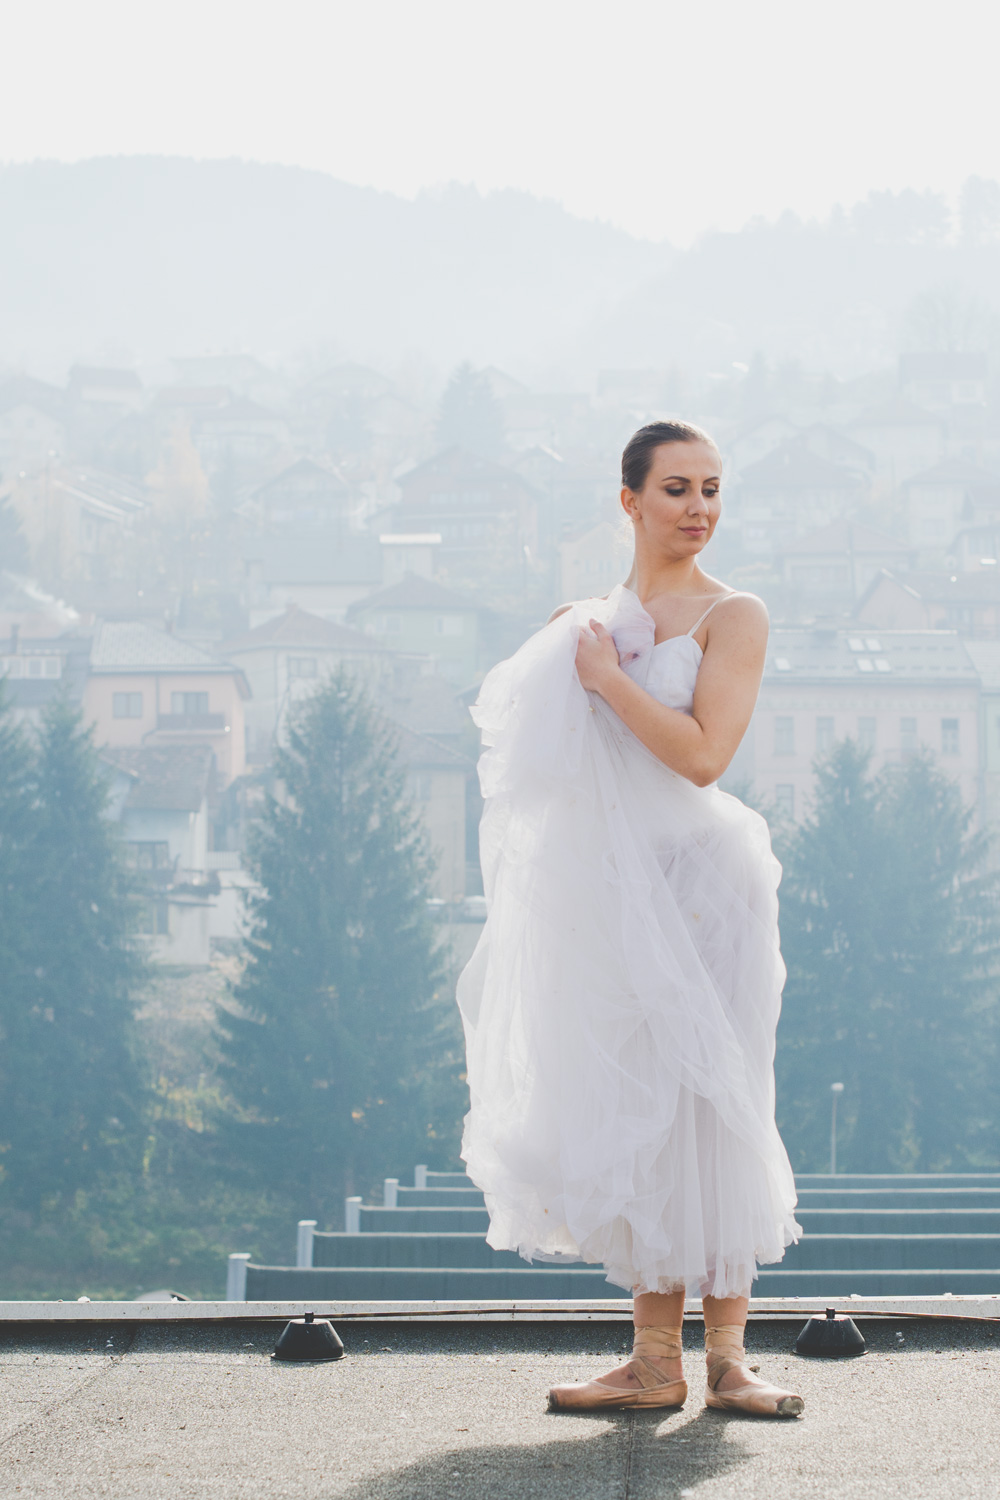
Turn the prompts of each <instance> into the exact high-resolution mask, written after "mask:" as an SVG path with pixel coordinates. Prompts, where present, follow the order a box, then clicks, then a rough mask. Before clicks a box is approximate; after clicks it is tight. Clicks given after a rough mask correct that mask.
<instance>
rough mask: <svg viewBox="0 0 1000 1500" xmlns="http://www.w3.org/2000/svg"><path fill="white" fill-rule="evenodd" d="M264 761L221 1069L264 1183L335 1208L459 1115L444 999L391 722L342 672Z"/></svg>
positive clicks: (307, 1202)
mask: <svg viewBox="0 0 1000 1500" xmlns="http://www.w3.org/2000/svg"><path fill="white" fill-rule="evenodd" d="M274 770H275V775H276V777H277V782H278V785H279V787H280V795H278V796H275V797H273V798H271V799H270V801H269V803H268V805H267V808H266V811H265V813H264V816H263V818H262V820H261V823H260V825H259V827H258V830H257V833H256V836H255V839H254V843H253V848H252V869H253V872H254V875H255V877H256V880H257V883H258V886H259V894H257V895H255V896H253V897H252V898H251V900H250V902H249V917H250V928H251V930H250V936H249V940H248V943H247V964H246V968H245V970H244V973H243V977H242V979H241V981H240V983H239V985H238V987H237V988H236V991H235V1000H236V1002H237V1004H238V1007H239V1013H238V1014H236V1015H232V1014H226V1015H224V1016H223V1017H222V1023H223V1026H224V1029H225V1031H226V1032H227V1033H228V1040H227V1041H226V1042H225V1043H224V1047H225V1059H226V1069H227V1075H228V1080H229V1084H230V1087H231V1089H232V1092H233V1094H234V1096H235V1098H236V1100H237V1102H238V1104H239V1105H240V1106H241V1107H242V1109H243V1111H244V1112H245V1123H244V1124H243V1125H241V1126H240V1127H238V1131H237V1136H238V1139H239V1141H240V1152H241V1155H242V1158H243V1160H244V1161H248V1162H251V1163H252V1164H253V1170H254V1173H255V1174H256V1180H257V1181H258V1182H259V1183H260V1185H261V1186H275V1185H277V1186H282V1187H284V1188H285V1189H286V1190H287V1192H288V1194H289V1195H290V1197H291V1198H292V1199H293V1200H294V1201H295V1202H296V1203H297V1204H298V1205H299V1208H300V1210H301V1211H302V1212H305V1211H310V1212H321V1213H325V1214H326V1215H327V1216H328V1217H330V1218H332V1217H333V1216H334V1215H335V1214H336V1213H338V1212H339V1208H340V1204H341V1202H342V1197H343V1195H344V1194H345V1193H350V1192H364V1191H368V1190H370V1188H371V1187H372V1185H373V1184H374V1182H375V1181H376V1180H377V1179H378V1177H379V1176H380V1175H384V1173H385V1171H386V1170H387V1169H389V1168H391V1167H392V1166H397V1167H400V1168H402V1167H405V1166H410V1165H412V1164H413V1162H414V1161H417V1160H424V1159H427V1158H428V1157H430V1158H431V1159H432V1160H433V1159H434V1157H435V1141H436V1137H437V1138H439V1137H440V1134H441V1132H442V1131H443V1132H444V1133H446V1134H447V1132H448V1131H449V1130H450V1131H452V1132H453V1131H454V1130H455V1128H456V1127H457V1120H458V1116H459V1113H460V1107H461V1093H460V1085H459V1083H458V1076H457V1073H458V1067H459V1066H460V1064H459V1063H458V1062H457V1049H456V1048H455V1045H454V1030H453V1017H452V1014H451V1013H452V1010H453V1007H452V1006H450V1005H448V1004H447V1002H446V1001H445V1000H444V997H443V996H442V995H441V994H440V993H439V991H440V986H441V982H442V970H441V965H440V961H439V957H438V954H437V952H436V951H435V942H434V934H433V929H432V927H431V924H430V922H429V920H428V916H427V906H426V900H427V896H428V894H429V885H428V880H429V875H430V862H429V858H428V855H427V852H426V847H425V843H424V839H423V835H422V832H421V830H420V826H419V823H418V821H417V819H416V816H415V814H414V812H413V811H412V810H411V808H410V806H409V805H408V802H407V798H406V788H405V777H404V773H403V771H402V769H401V767H400V765H399V763H398V760H397V758H396V753H395V746H394V742H393V737H392V732H391V729H390V728H389V727H388V726H387V725H386V723H385V722H384V721H383V720H381V719H380V718H379V716H378V715H377V714H376V712H375V711H374V710H373V708H372V707H371V706H370V704H369V703H368V701H367V700H366V698H365V696H364V694H363V693H362V691H361V690H360V689H359V688H358V687H357V686H356V685H355V684H354V683H353V682H352V680H351V678H350V677H349V676H348V675H346V674H343V673H342V674H340V675H338V676H335V677H333V678H331V679H330V680H329V682H328V683H327V684H325V685H324V687H323V688H322V689H321V690H320V691H319V692H317V693H316V694H315V695H313V696H312V697H311V698H309V699H307V700H305V701H304V702H303V703H302V704H301V705H300V707H299V709H298V711H297V713H296V715H295V716H293V718H292V720H291V723H290V725H289V728H288V731H287V739H286V743H285V744H284V745H283V746H282V747H280V748H279V750H278V752H277V754H276V758H275V765H274ZM441 1149H442V1148H441V1146H438V1147H437V1152H438V1153H440V1151H441Z"/></svg>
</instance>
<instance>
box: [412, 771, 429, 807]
mask: <svg viewBox="0 0 1000 1500" xmlns="http://www.w3.org/2000/svg"><path fill="white" fill-rule="evenodd" d="M411 784H412V786H413V795H414V796H415V797H416V799H417V801H418V802H429V801H430V800H431V792H432V785H431V774H430V772H429V771H418V772H417V773H416V774H415V775H414V777H413V780H412V783H411Z"/></svg>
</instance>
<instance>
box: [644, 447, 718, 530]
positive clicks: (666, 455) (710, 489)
mask: <svg viewBox="0 0 1000 1500" xmlns="http://www.w3.org/2000/svg"><path fill="white" fill-rule="evenodd" d="M721 483H722V460H721V459H720V457H719V455H718V452H717V451H716V449H715V448H713V447H712V445H711V443H661V444H660V446H659V447H658V448H656V449H655V450H654V453H653V461H652V463H651V464H650V466H649V473H648V474H647V475H646V482H645V484H644V485H643V487H642V489H641V490H639V491H638V493H637V492H636V491H635V490H629V489H624V490H622V506H623V507H624V509H625V510H626V511H627V512H628V514H629V515H630V516H631V518H632V522H633V525H634V526H635V528H636V533H637V534H638V533H639V532H640V531H641V532H642V534H643V536H644V537H645V538H646V540H647V541H648V542H649V543H650V544H651V545H652V546H654V547H655V548H657V549H658V550H662V551H664V552H666V553H668V554H669V555H670V556H671V557H677V558H681V557H690V556H692V555H694V554H695V553H698V552H700V551H701V550H702V548H703V547H704V546H705V544H706V542H708V541H709V540H710V539H711V536H712V533H713V532H714V530H715V526H716V522H717V521H718V519H719V511H720V509H721V505H722V502H721V500H720V497H719V486H720V485H721Z"/></svg>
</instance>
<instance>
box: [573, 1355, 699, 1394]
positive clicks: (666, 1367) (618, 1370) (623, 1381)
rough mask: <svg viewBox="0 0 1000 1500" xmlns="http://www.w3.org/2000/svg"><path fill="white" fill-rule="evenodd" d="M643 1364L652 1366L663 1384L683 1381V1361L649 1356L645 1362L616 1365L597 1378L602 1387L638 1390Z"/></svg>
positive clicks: (640, 1383) (629, 1361) (627, 1361)
mask: <svg viewBox="0 0 1000 1500" xmlns="http://www.w3.org/2000/svg"><path fill="white" fill-rule="evenodd" d="M642 1364H646V1365H651V1366H652V1368H653V1369H654V1370H656V1371H657V1373H658V1374H659V1377H660V1381H661V1383H662V1384H666V1383H667V1382H668V1381H671V1380H683V1378H684V1363H683V1361H682V1360H681V1359H659V1358H654V1357H650V1356H647V1357H646V1358H645V1359H644V1360H642V1361H640V1360H637V1359H629V1360H626V1361H625V1363H624V1364H623V1365H616V1366H615V1368H614V1369H613V1370H609V1371H608V1373H607V1375H598V1376H596V1377H595V1378H596V1379H597V1380H599V1381H600V1383H601V1385H613V1386H616V1387H618V1388H619V1389H620V1390H626V1391H627V1390H636V1389H638V1388H639V1387H640V1386H641V1385H642V1382H641V1380H640V1379H639V1371H640V1368H641V1365H642Z"/></svg>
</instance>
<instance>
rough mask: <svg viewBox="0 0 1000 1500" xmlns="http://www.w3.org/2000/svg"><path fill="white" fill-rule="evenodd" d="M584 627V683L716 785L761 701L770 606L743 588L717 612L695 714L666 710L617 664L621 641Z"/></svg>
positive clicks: (684, 767) (687, 772)
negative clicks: (759, 696) (715, 782)
mask: <svg viewBox="0 0 1000 1500" xmlns="http://www.w3.org/2000/svg"><path fill="white" fill-rule="evenodd" d="M590 628H591V630H592V631H593V635H585V634H583V633H581V636H580V644H579V646H578V648H577V654H576V667H577V672H578V673H579V677H580V681H581V683H582V684H583V686H584V687H585V688H587V689H588V690H589V691H590V692H594V693H599V694H600V695H601V697H602V698H603V699H604V701H605V703H607V705H608V707H609V708H612V709H613V710H614V712H615V713H616V714H617V715H618V717H619V718H620V719H621V720H622V721H623V723H625V724H627V725H628V727H629V729H631V731H632V733H633V734H634V735H635V736H636V738H637V739H640V740H641V741H642V743H643V744H644V745H645V746H646V748H647V750H651V751H652V753H653V754H654V755H655V756H656V758H657V760H662V761H663V764H664V765H666V766H669V767H670V769H671V770H672V771H676V772H677V773H678V774H679V775H681V776H685V777H686V778H687V779H688V781H693V782H694V784H695V786H710V785H711V783H712V782H713V781H718V779H719V777H720V776H721V775H722V773H723V772H724V771H725V769H726V767H727V766H728V765H729V762H730V761H731V760H732V758H733V756H734V755H735V754H736V751H737V749H738V748H739V744H740V741H741V740H742V738H743V736H744V734H746V731H747V725H748V724H749V723H750V716H751V715H752V713H753V710H754V705H755V703H756V702H757V693H758V690H759V688H760V680H761V677H762V676H763V673H764V657H765V654H766V651H767V610H766V609H765V608H764V605H763V603H762V601H761V600H760V599H757V598H755V597H754V596H753V595H751V594H741V595H740V596H739V597H738V598H734V599H732V600H731V601H729V600H727V601H725V602H724V603H720V605H719V607H718V608H717V609H716V610H714V611H713V613H712V619H711V624H710V634H709V639H708V644H707V645H706V647H705V655H704V657H703V659H702V663H701V667H700V668H699V671H698V681H697V684H696V686H695V691H694V705H693V708H692V711H691V713H690V714H686V713H682V712H681V710H680V709H677V708H667V706H666V705H665V704H663V703H660V702H658V701H657V699H656V698H654V697H653V696H652V694H651V693H647V692H646V690H645V689H644V688H641V687H639V685H638V683H635V682H633V681H632V679H631V678H630V677H628V676H627V675H626V674H625V673H624V672H623V671H622V669H621V667H620V666H619V664H618V652H617V651H616V650H615V643H614V641H613V640H612V638H611V636H610V635H609V633H608V631H607V630H605V628H604V626H603V625H600V624H598V623H597V621H596V620H592V621H591V622H590Z"/></svg>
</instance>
